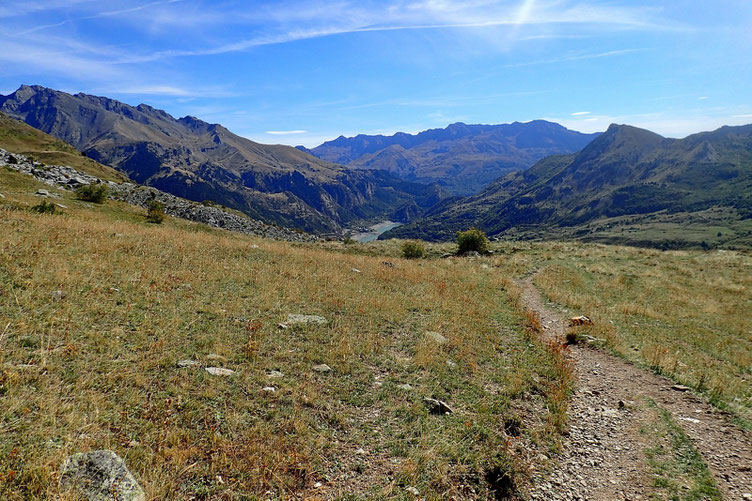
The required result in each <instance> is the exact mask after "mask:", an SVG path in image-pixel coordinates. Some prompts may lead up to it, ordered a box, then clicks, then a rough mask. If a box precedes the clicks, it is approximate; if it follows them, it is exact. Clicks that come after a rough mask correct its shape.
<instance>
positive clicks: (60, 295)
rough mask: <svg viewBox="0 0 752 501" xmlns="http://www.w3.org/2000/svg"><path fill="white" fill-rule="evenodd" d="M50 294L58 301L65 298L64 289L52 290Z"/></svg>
mask: <svg viewBox="0 0 752 501" xmlns="http://www.w3.org/2000/svg"><path fill="white" fill-rule="evenodd" d="M50 295H51V296H52V299H57V300H58V301H59V300H61V299H63V291H61V290H56V291H52V292H50Z"/></svg>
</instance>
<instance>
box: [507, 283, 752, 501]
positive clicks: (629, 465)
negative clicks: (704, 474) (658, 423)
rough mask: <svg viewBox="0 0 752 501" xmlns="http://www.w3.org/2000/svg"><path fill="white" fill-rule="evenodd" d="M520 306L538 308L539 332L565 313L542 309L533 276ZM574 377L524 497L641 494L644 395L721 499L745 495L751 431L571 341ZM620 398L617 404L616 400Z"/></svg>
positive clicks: (750, 486) (551, 330) (646, 442)
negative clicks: (542, 464)
mask: <svg viewBox="0 0 752 501" xmlns="http://www.w3.org/2000/svg"><path fill="white" fill-rule="evenodd" d="M518 285H519V286H520V288H521V289H522V299H523V301H524V304H525V305H526V307H527V308H528V309H530V310H532V311H535V312H536V313H538V315H539V316H540V318H541V323H542V324H543V326H544V328H545V329H546V331H545V332H546V336H547V337H549V338H551V339H557V340H562V339H563V336H564V317H563V315H561V314H560V313H558V312H556V311H554V310H552V309H551V308H549V307H547V306H546V305H545V304H544V302H543V300H542V299H541V295H540V293H539V292H538V290H537V289H536V287H535V286H534V285H533V281H532V278H528V279H527V280H521V281H519V282H518ZM571 356H572V359H573V360H574V363H575V366H576V374H577V383H576V386H577V387H576V390H575V394H574V396H573V398H572V401H571V404H570V409H569V421H570V433H569V435H568V436H567V437H565V444H564V449H563V451H562V454H561V455H560V456H559V457H558V458H556V460H555V461H552V465H553V467H552V468H551V469H549V470H548V471H541V472H538V473H537V474H536V476H535V478H534V479H533V487H532V490H531V491H530V492H529V493H528V496H529V498H530V499H540V500H542V499H547V500H548V499H587V500H624V499H629V500H636V499H647V498H648V497H649V494H650V491H651V488H650V484H651V480H650V472H649V469H648V466H647V464H646V457H645V452H644V451H645V449H646V448H647V447H650V446H651V445H654V444H653V443H652V441H653V439H652V437H650V436H649V435H647V434H646V433H641V432H640V429H641V428H642V427H648V429H650V428H649V419H650V418H651V416H652V415H653V414H652V413H651V412H649V411H648V408H647V403H646V402H647V399H652V400H653V401H654V402H655V403H656V404H657V405H659V406H660V407H662V408H664V409H666V410H667V411H669V412H670V413H671V415H672V417H673V419H674V421H675V422H676V423H677V424H679V425H680V426H681V427H682V428H683V429H684V432H685V433H686V434H687V435H688V436H689V437H690V438H691V440H692V442H693V443H694V445H695V447H696V448H697V450H698V451H699V452H700V454H702V456H703V458H704V459H705V462H706V463H707V464H708V466H709V467H710V470H711V473H712V474H713V477H714V478H715V480H716V483H717V484H718V487H719V489H720V491H721V493H722V494H723V496H724V499H730V500H741V499H750V500H752V433H748V432H745V431H743V430H740V429H739V428H737V427H736V426H734V425H733V424H732V423H730V422H729V420H728V416H727V415H725V414H724V413H722V412H720V411H718V410H717V409H715V408H713V407H712V406H711V405H710V404H708V403H706V402H705V401H703V400H702V399H700V398H698V397H697V396H695V395H694V394H692V393H691V392H688V391H687V392H682V391H677V390H675V389H672V386H673V384H674V383H673V382H671V381H670V380H668V379H666V378H663V377H661V376H657V375H655V374H653V373H651V372H648V371H646V370H644V369H640V368H639V367H636V366H634V365H632V364H630V363H628V362H626V361H624V360H622V359H619V358H616V357H614V356H611V355H609V354H607V353H604V352H602V351H598V350H595V349H591V348H587V347H581V346H575V347H572V349H571ZM620 402H621V403H622V404H620Z"/></svg>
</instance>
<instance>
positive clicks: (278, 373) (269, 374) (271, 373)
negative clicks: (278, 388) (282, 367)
mask: <svg viewBox="0 0 752 501" xmlns="http://www.w3.org/2000/svg"><path fill="white" fill-rule="evenodd" d="M266 377H270V378H274V379H279V378H283V377H285V375H284V373H283V372H282V371H269V372H267V373H266Z"/></svg>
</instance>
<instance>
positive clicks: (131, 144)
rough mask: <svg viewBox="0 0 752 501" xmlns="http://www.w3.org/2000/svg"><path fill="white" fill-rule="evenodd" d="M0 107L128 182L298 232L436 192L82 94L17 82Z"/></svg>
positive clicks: (326, 228) (374, 214)
mask: <svg viewBox="0 0 752 501" xmlns="http://www.w3.org/2000/svg"><path fill="white" fill-rule="evenodd" d="M0 112H4V113H6V114H8V115H10V116H11V117H14V118H16V119H19V120H23V121H25V122H26V123H27V124H29V125H31V126H33V127H35V128H37V129H40V130H42V131H43V132H46V133H48V134H51V135H53V136H56V137H58V138H60V139H62V140H64V141H66V142H68V143H70V144H71V145H73V146H74V147H76V148H77V149H79V150H81V151H83V152H85V153H86V155H87V156H89V157H91V158H92V159H95V160H97V161H98V162H100V163H103V164H106V165H109V166H112V167H114V168H116V169H118V170H119V171H121V172H124V173H126V174H128V176H130V177H131V179H133V180H134V181H137V182H139V183H142V184H147V185H150V186H154V187H157V188H159V189H161V190H163V191H166V192H169V193H173V194H175V195H178V196H180V197H184V198H188V199H191V200H194V201H204V200H211V201H214V202H216V203H220V204H223V205H226V206H228V207H232V208H235V209H238V210H241V211H243V212H245V213H246V214H248V215H250V216H252V217H255V218H260V219H263V220H265V221H267V222H272V223H275V224H280V225H284V226H292V227H296V228H300V229H303V230H306V231H313V232H325V233H339V232H341V230H342V227H343V226H344V225H347V224H349V223H351V222H353V221H357V220H359V219H363V218H385V219H386V218H389V217H391V216H392V214H393V213H394V212H395V211H397V210H399V209H400V208H401V207H403V206H404V205H405V204H408V203H415V204H416V205H417V206H418V207H419V209H420V210H419V211H418V213H422V212H423V211H424V210H426V209H428V208H429V207H430V205H432V204H433V203H434V202H435V201H436V200H437V199H440V198H441V197H442V190H441V189H439V188H437V187H428V186H418V185H416V184H414V183H409V182H405V181H403V180H400V179H398V178H397V177H395V176H392V175H388V174H386V173H384V172H377V171H371V170H364V171H353V170H350V169H347V168H345V167H343V166H341V165H336V164H333V163H330V162H327V161H324V160H321V159H319V158H316V157H314V156H312V155H310V154H308V153H306V152H304V151H301V150H299V149H295V148H292V147H289V146H282V145H262V144H258V143H255V142H253V141H250V140H248V139H245V138H242V137H240V136H237V135H235V134H233V133H232V132H230V131H229V130H227V129H226V128H224V127H222V126H221V125H218V124H209V123H206V122H203V121H201V120H199V119H197V118H195V117H191V116H187V117H183V118H179V119H175V118H173V117H172V116H170V115H169V114H167V113H165V112H164V111H161V110H157V109H154V108H152V107H150V106H147V105H144V104H141V105H138V106H135V107H134V106H129V105H127V104H124V103H121V102H119V101H115V100H113V99H108V98H105V97H98V96H90V95H87V94H75V95H71V94H67V93H64V92H60V91H56V90H53V89H48V88H45V87H40V86H33V87H29V86H22V87H21V88H19V89H18V90H17V91H16V92H14V93H13V94H10V95H9V96H3V97H0Z"/></svg>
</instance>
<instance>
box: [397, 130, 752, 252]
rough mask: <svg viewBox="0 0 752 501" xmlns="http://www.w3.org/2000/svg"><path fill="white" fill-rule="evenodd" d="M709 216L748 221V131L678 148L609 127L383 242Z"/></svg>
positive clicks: (751, 189)
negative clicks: (468, 231) (719, 211)
mask: <svg viewBox="0 0 752 501" xmlns="http://www.w3.org/2000/svg"><path fill="white" fill-rule="evenodd" d="M719 207H720V208H724V209H725V210H727V211H728V213H729V214H730V216H729V217H732V218H737V219H750V218H752V125H745V126H739V127H722V128H720V129H718V130H715V131H713V132H703V133H699V134H694V135H692V136H689V137H687V138H684V139H668V138H664V137H662V136H660V135H658V134H655V133H653V132H650V131H647V130H643V129H639V128H636V127H631V126H627V125H611V126H610V127H609V129H608V130H607V131H606V132H605V133H604V134H603V135H601V136H600V137H598V138H597V139H595V140H594V141H593V142H591V143H590V144H589V145H588V146H586V147H585V148H584V149H583V150H582V151H580V152H579V153H577V154H572V155H560V156H552V157H548V158H546V159H544V160H541V161H540V162H538V163H537V164H536V165H535V166H533V167H531V168H530V169H528V170H526V171H521V172H515V173H512V174H509V175H507V176H505V177H503V178H501V179H498V180H497V181H495V182H494V183H492V184H491V185H489V186H488V187H487V188H486V189H485V190H483V191H482V192H481V193H479V194H477V195H475V196H472V197H466V198H454V199H448V200H445V201H443V202H442V203H440V204H438V205H437V206H435V207H434V208H433V209H431V210H430V211H429V212H428V213H426V214H425V215H424V217H423V218H421V219H419V220H417V221H415V222H413V223H411V224H408V225H405V226H402V227H400V228H397V229H395V230H392V231H390V232H388V233H386V234H385V235H383V236H384V238H388V237H392V236H399V237H420V238H425V239H429V240H449V239H452V238H454V236H455V232H456V231H459V230H462V229H465V228H468V227H470V226H476V227H479V228H481V229H483V230H484V231H486V232H487V233H489V234H490V235H503V234H504V233H506V232H510V231H520V230H528V232H527V235H528V236H531V235H532V236H535V235H537V236H538V237H545V235H546V233H547V231H549V230H550V229H552V228H572V229H573V233H572V234H573V235H577V234H578V232H579V233H582V234H586V233H587V230H585V229H583V228H585V225H588V224H589V223H591V222H593V221H595V220H598V219H603V218H619V217H624V216H630V215H641V216H644V215H648V216H650V215H654V214H658V213H665V214H671V213H678V212H688V213H691V212H698V211H703V210H708V209H711V208H719ZM575 230H576V231H575Z"/></svg>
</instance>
